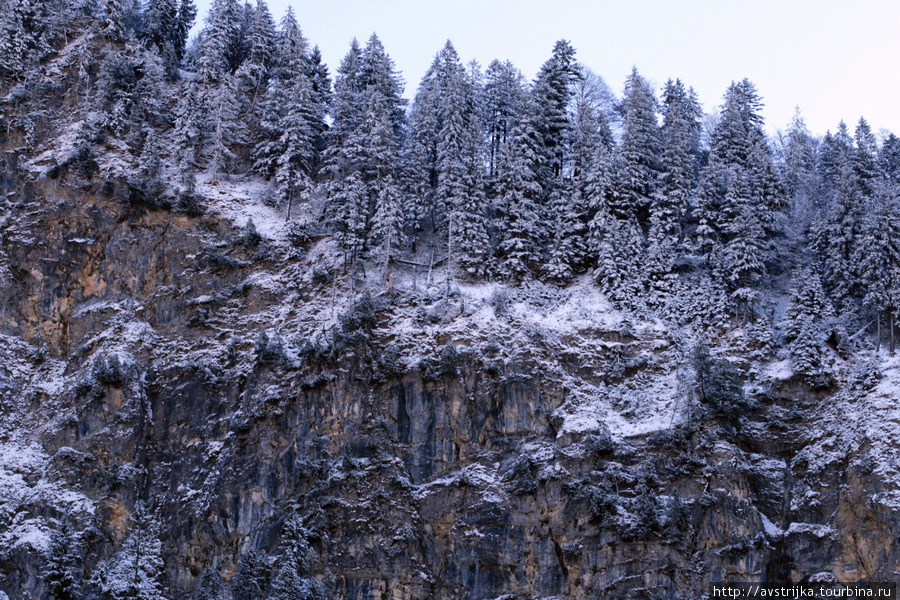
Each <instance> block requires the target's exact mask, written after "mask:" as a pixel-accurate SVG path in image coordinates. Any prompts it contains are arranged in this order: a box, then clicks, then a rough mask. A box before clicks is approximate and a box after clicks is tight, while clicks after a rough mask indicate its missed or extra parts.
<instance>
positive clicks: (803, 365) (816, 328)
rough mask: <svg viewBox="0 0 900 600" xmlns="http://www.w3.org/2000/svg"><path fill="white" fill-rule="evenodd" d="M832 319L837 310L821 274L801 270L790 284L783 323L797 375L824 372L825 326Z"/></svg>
mask: <svg viewBox="0 0 900 600" xmlns="http://www.w3.org/2000/svg"><path fill="white" fill-rule="evenodd" d="M832 317H834V310H833V308H832V306H831V302H830V301H829V300H828V298H827V297H826V295H825V291H824V290H823V289H822V282H821V278H820V277H819V274H818V273H817V272H816V271H815V270H813V269H809V268H803V269H801V270H800V271H799V272H798V273H796V274H795V276H794V277H793V280H792V282H791V299H790V303H789V304H788V308H787V310H786V311H785V314H784V318H783V319H782V320H781V328H782V329H783V330H784V337H785V340H786V341H787V342H788V349H789V350H790V353H791V363H792V366H793V369H794V372H795V373H798V374H801V375H808V376H811V375H816V374H818V373H820V372H821V362H822V353H823V344H824V338H825V333H826V331H825V326H824V324H825V323H826V322H827V321H828V320H829V319H831V318H832Z"/></svg>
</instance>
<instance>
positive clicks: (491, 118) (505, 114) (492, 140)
mask: <svg viewBox="0 0 900 600" xmlns="http://www.w3.org/2000/svg"><path fill="white" fill-rule="evenodd" d="M524 93H525V91H524V78H523V76H522V73H521V72H520V71H519V70H518V69H517V68H515V66H514V65H513V64H512V63H511V62H509V61H506V62H500V61H499V60H494V61H492V62H491V64H490V65H488V68H487V70H486V71H485V83H484V88H483V90H482V100H481V104H482V107H483V111H482V115H483V116H482V122H483V125H484V133H485V136H486V137H487V145H488V150H487V160H488V177H489V178H490V179H491V180H493V178H494V177H495V176H496V175H497V163H498V161H499V156H500V148H501V146H502V145H503V144H504V143H506V140H507V138H508V136H509V134H510V132H511V131H512V128H513V126H514V125H515V123H516V122H517V121H518V119H519V115H520V113H521V111H522V103H523V102H522V96H523V94H524Z"/></svg>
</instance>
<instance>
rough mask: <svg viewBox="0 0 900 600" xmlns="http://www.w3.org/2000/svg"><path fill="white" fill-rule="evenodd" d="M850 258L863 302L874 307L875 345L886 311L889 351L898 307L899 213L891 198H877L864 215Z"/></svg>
mask: <svg viewBox="0 0 900 600" xmlns="http://www.w3.org/2000/svg"><path fill="white" fill-rule="evenodd" d="M853 262H854V263H855V264H857V265H858V268H859V275H860V279H861V283H862V285H863V289H864V291H865V296H864V297H863V304H865V305H866V306H870V307H872V308H874V309H875V311H876V318H877V321H878V334H877V336H878V337H877V338H876V345H878V344H880V343H881V317H882V315H886V316H887V319H888V324H889V328H890V351H891V353H893V352H894V317H895V315H896V314H897V312H898V308H900V213H898V207H897V204H896V201H895V199H893V198H879V199H878V202H877V204H876V207H875V210H873V211H872V212H871V213H870V214H869V216H868V218H867V219H866V222H865V227H864V230H863V232H862V238H861V240H860V243H859V244H858V245H857V247H856V249H855V254H854V257H853Z"/></svg>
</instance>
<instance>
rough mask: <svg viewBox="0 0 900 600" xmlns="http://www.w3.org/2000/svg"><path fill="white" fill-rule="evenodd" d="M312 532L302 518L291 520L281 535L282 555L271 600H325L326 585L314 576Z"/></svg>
mask: <svg viewBox="0 0 900 600" xmlns="http://www.w3.org/2000/svg"><path fill="white" fill-rule="evenodd" d="M308 537H309V532H308V531H307V530H306V529H305V528H304V527H303V525H302V522H301V520H300V519H299V517H291V518H290V519H288V521H287V522H286V523H285V525H284V532H283V533H282V536H281V546H282V552H281V556H280V557H279V558H278V568H277V573H276V575H275V579H274V581H273V583H272V593H271V595H270V596H269V598H270V599H271V600H324V599H325V598H326V590H325V586H324V585H323V583H322V582H320V581H318V580H317V579H315V578H314V577H313V576H312V560H311V559H312V556H311V554H312V551H311V548H310V546H309V541H308Z"/></svg>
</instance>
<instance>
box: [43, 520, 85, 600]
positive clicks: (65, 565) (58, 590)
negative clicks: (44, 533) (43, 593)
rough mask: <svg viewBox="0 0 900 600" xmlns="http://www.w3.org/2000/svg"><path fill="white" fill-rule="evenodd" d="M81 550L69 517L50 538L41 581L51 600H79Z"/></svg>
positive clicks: (61, 521) (77, 536)
mask: <svg viewBox="0 0 900 600" xmlns="http://www.w3.org/2000/svg"><path fill="white" fill-rule="evenodd" d="M82 572H83V567H82V549H81V544H80V537H79V535H78V533H77V532H76V531H75V529H74V528H73V527H72V522H71V521H70V520H69V516H68V515H63V518H62V519H61V520H60V521H59V527H58V528H57V529H55V530H54V531H53V533H52V534H51V536H50V545H49V547H48V548H47V554H46V562H45V563H44V567H43V569H42V570H41V579H43V580H44V583H45V584H46V586H47V593H48V594H49V595H50V598H52V599H53V600H77V599H78V598H80V597H81V578H82Z"/></svg>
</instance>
